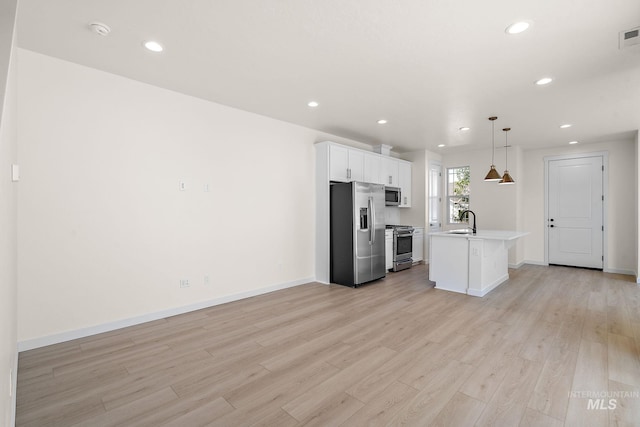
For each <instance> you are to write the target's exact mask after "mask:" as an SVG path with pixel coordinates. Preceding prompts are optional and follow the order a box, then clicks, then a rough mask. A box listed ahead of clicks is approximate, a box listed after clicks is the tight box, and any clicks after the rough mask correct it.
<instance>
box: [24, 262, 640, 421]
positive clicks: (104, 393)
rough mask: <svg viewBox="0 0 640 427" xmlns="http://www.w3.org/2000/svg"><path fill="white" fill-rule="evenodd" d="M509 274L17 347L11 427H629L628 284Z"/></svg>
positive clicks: (356, 292)
mask: <svg viewBox="0 0 640 427" xmlns="http://www.w3.org/2000/svg"><path fill="white" fill-rule="evenodd" d="M510 273H511V279H510V280H509V281H508V282H507V283H505V284H503V285H502V286H500V287H499V288H498V289H496V290H494V291H493V292H492V293H490V294H489V295H487V296H486V297H484V298H476V297H471V296H466V295H459V294H453V293H449V292H445V291H440V290H435V289H433V284H432V283H431V284H430V283H429V282H428V281H427V279H426V278H427V267H426V266H424V265H422V266H418V267H415V268H412V269H411V270H408V271H404V272H400V273H395V274H394V273H391V274H389V275H388V276H387V278H386V279H385V280H383V281H378V282H375V283H372V284H370V285H368V286H363V287H361V288H358V289H351V288H346V287H342V286H337V285H331V286H326V285H321V284H308V285H303V286H299V287H296V288H292V289H288V290H283V291H279V292H274V293H271V294H268V295H263V296H259V297H254V298H250V299H246V300H243V301H237V302H234V303H229V304H225V305H221V306H217V307H212V308H209V309H205V310H200V311H197V312H193V313H189V314H185V315H181V316H176V317H172V318H168V319H164V320H159V321H155V322H150V323H147V324H144V325H138V326H134V327H130V328H127V329H122V330H118V331H114V332H110V333H105V334H102V335H97V336H93V337H90V338H84V339H80V340H76V341H72V342H67V343H62V344H58V345H54V346H50V347H46V348H42V349H37V350H32V351H28V352H24V353H21V354H20V359H19V372H18V396H17V399H18V406H17V425H19V426H71V425H73V426H75V425H79V426H107V425H108V426H111V425H126V426H137V425H148V426H157V425H175V426H198V425H220V426H248V425H265V426H279V427H280V426H294V425H302V424H304V425H323V426H324V425H336V426H337V425H344V426H358V425H416V426H431V425H434V426H440V425H443V426H444V425H453V426H472V425H505V426H517V425H526V426H533V425H539V426H561V425H563V424H564V425H566V426H589V425H593V426H607V425H611V426H613V425H635V426H637V425H639V424H640V351H639V349H640V288H639V287H638V286H637V285H636V284H635V283H634V282H633V279H632V278H631V277H629V276H621V275H612V274H604V273H601V272H596V271H590V270H582V269H571V268H564V267H540V266H524V267H522V268H520V269H518V270H512V271H511V272H510ZM607 392H611V393H610V394H609V395H606V393H607ZM612 393H617V394H615V395H614V394H612ZM602 394H605V395H604V396H602V397H603V398H604V400H603V401H602V402H599V401H597V398H600V397H601V395H602ZM589 396H591V397H592V402H591V403H589ZM610 399H615V400H614V401H613V403H614V404H615V409H613V408H611V409H609V405H610V403H611V402H610ZM589 404H591V405H594V404H597V408H598V409H595V408H594V407H593V406H592V407H591V408H590V409H589V407H588V405H589ZM600 408H603V409H600Z"/></svg>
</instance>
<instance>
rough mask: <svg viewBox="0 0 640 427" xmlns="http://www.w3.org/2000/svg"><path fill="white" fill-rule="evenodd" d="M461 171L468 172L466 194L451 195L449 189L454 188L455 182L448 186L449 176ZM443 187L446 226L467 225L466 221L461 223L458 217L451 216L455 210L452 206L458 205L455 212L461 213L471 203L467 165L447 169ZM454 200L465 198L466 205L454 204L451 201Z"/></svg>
mask: <svg viewBox="0 0 640 427" xmlns="http://www.w3.org/2000/svg"><path fill="white" fill-rule="evenodd" d="M461 169H467V171H468V179H469V183H468V184H467V187H466V188H467V193H466V194H464V193H463V194H451V189H452V188H455V182H456V180H454V181H453V182H452V183H451V184H452V185H450V179H451V175H452V173H454V174H455V173H457V172H455V171H457V170H461ZM445 186H446V197H447V224H450V225H452V224H463V223H468V220H467V221H461V220H460V219H459V218H458V217H454V216H453V212H452V210H455V208H454V206H455V205H458V206H460V207H459V208H458V209H457V212H461V211H463V210H466V209H469V206H470V202H471V167H470V166H469V165H466V166H453V167H447V175H446V181H445ZM454 198H463V199H464V198H466V203H465V202H460V201H458V202H454V201H453V199H454Z"/></svg>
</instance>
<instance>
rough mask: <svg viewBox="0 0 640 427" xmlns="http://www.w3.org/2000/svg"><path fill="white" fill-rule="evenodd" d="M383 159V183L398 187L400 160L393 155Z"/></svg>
mask: <svg viewBox="0 0 640 427" xmlns="http://www.w3.org/2000/svg"><path fill="white" fill-rule="evenodd" d="M382 159H383V160H382V171H383V172H384V174H383V177H384V182H383V184H384V185H387V186H389V187H398V186H399V184H398V161H397V160H396V159H393V158H391V157H383V158H382Z"/></svg>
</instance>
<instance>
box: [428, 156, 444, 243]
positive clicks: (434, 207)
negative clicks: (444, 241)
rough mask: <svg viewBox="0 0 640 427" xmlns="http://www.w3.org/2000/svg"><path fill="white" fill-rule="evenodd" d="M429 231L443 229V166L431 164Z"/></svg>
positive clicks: (437, 163)
mask: <svg viewBox="0 0 640 427" xmlns="http://www.w3.org/2000/svg"><path fill="white" fill-rule="evenodd" d="M427 185H428V186H429V195H428V196H429V212H428V217H429V231H440V230H441V229H442V219H441V212H442V165H441V164H440V163H439V162H429V181H428V183H427Z"/></svg>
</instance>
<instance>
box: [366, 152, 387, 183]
mask: <svg viewBox="0 0 640 427" xmlns="http://www.w3.org/2000/svg"><path fill="white" fill-rule="evenodd" d="M364 182H372V183H374V184H384V176H383V174H382V157H380V156H379V155H377V154H373V153H364Z"/></svg>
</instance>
